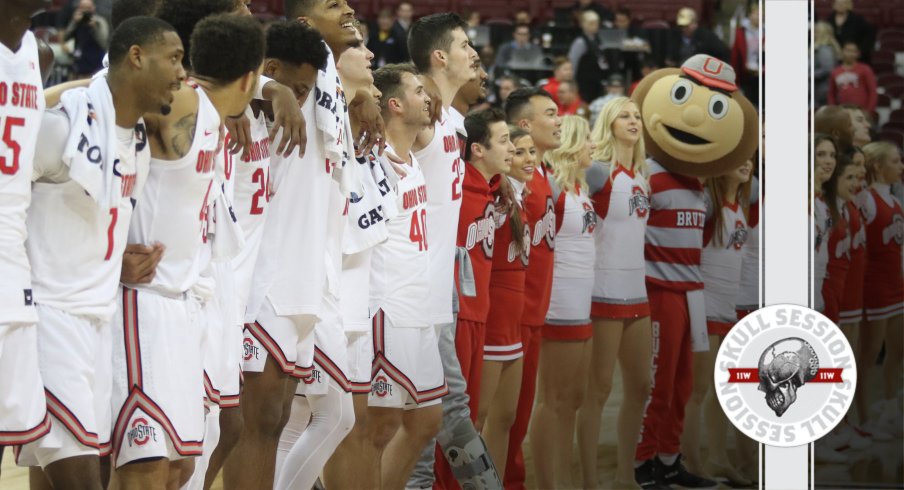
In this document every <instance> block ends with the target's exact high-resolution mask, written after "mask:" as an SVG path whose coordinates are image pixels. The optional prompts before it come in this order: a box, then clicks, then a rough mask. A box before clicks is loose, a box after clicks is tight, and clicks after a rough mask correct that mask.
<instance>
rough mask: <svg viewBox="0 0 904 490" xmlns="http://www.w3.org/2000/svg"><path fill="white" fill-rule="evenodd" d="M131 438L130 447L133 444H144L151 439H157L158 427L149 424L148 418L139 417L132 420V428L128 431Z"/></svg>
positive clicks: (127, 433)
mask: <svg viewBox="0 0 904 490" xmlns="http://www.w3.org/2000/svg"><path fill="white" fill-rule="evenodd" d="M126 436H127V437H128V438H129V447H132V445H133V444H134V445H136V446H144V445H145V444H147V443H148V441H150V440H154V442H156V441H157V428H156V427H152V426H150V425H148V421H147V419H144V418H137V419H135V421H134V422H132V428H131V429H129V430H128V432H126Z"/></svg>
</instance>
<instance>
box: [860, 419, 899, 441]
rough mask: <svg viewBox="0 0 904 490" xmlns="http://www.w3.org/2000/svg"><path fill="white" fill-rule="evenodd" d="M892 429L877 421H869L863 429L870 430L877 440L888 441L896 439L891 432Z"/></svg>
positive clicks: (873, 437)
mask: <svg viewBox="0 0 904 490" xmlns="http://www.w3.org/2000/svg"><path fill="white" fill-rule="evenodd" d="M890 429H891V427H888V426H884V425H881V424H879V422H876V421H872V422H867V423H866V424H865V425H864V426H863V430H864V431H865V432H869V433H870V435H871V437H872V439H873V440H874V441H876V442H888V441H890V440H892V439H894V437H893V436H892V434H891V432H890Z"/></svg>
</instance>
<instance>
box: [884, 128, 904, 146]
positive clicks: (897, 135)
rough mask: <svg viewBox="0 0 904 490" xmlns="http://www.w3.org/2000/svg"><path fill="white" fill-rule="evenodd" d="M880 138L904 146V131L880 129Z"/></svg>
mask: <svg viewBox="0 0 904 490" xmlns="http://www.w3.org/2000/svg"><path fill="white" fill-rule="evenodd" d="M879 139H880V140H885V141H888V142H891V143H894V144H896V145H898V148H900V147H904V132H901V131H898V130H895V129H883V130H882V131H879Z"/></svg>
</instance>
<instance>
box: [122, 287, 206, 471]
mask: <svg viewBox="0 0 904 490" xmlns="http://www.w3.org/2000/svg"><path fill="white" fill-rule="evenodd" d="M117 299H118V301H119V308H118V311H117V314H116V316H115V317H114V318H113V410H114V412H115V413H117V414H118V415H117V417H116V420H115V425H114V426H113V457H114V459H115V464H116V467H120V466H122V465H124V464H126V463H129V462H131V461H136V460H139V459H145V458H158V457H164V458H168V459H171V460H173V459H180V458H184V457H188V456H198V455H200V454H201V449H202V448H201V446H202V444H203V440H204V368H203V359H202V351H201V326H200V318H199V317H200V312H199V308H198V304H197V302H196V301H195V300H194V299H192V298H190V297H189V296H188V295H186V296H185V298H184V299H183V298H180V299H174V298H168V297H165V296H161V295H159V294H156V293H153V292H148V291H144V290H142V291H137V290H134V289H130V288H125V287H123V288H122V289H121V290H120V292H119V294H118V298H117Z"/></svg>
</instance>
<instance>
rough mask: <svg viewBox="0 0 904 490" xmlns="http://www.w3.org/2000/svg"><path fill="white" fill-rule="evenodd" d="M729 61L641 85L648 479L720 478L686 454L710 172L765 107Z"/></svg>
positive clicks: (742, 147)
mask: <svg viewBox="0 0 904 490" xmlns="http://www.w3.org/2000/svg"><path fill="white" fill-rule="evenodd" d="M735 81H736V79H735V72H734V70H733V69H732V68H731V66H730V65H729V64H728V63H725V62H723V61H721V60H719V59H716V58H713V57H711V56H708V55H696V56H693V57H691V58H689V59H688V60H687V61H686V62H684V64H683V65H681V68H680V69H678V68H667V69H662V70H657V71H655V72H653V73H651V74H650V75H648V76H647V77H645V78H644V79H643V80H642V81H641V82H640V84H639V85H638V86H637V88H636V90H635V91H634V94H633V98H634V99H635V100H636V101H637V105H638V107H639V108H640V112H641V115H642V118H643V126H644V143H645V144H646V148H647V152H648V153H649V154H650V156H651V157H652V158H651V160H650V161H648V164H649V169H650V176H649V180H650V193H651V197H650V204H651V211H650V218H649V221H648V223H647V232H646V246H645V255H646V264H647V266H646V268H647V295H648V297H649V301H650V310H651V320H652V324H653V390H652V394H651V398H650V401H649V403H648V404H647V408H646V412H645V414H644V421H643V429H642V434H641V436H642V437H641V441H640V443H639V444H638V445H637V453H636V455H635V458H636V460H637V463H638V466H637V468H636V470H635V476H636V478H637V482H638V484H640V485H641V486H642V487H644V488H658V487H662V486H664V485H665V484H671V485H678V486H682V487H691V488H693V487H704V486H712V485H714V482H711V481H709V480H706V479H705V478H701V477H698V476H695V475H692V474H690V473H689V472H687V470H685V469H684V466H683V465H682V464H681V459H680V454H679V452H680V439H681V433H682V431H683V428H684V407H685V405H686V404H687V401H688V399H689V398H690V395H691V392H692V389H693V351H705V350H708V348H709V346H708V342H707V335H706V313H705V309H704V305H703V279H702V276H701V274H700V255H701V249H702V248H703V224H704V221H705V211H706V210H705V206H704V199H703V183H702V181H703V179H704V178H705V177H714V176H717V175H721V174H724V173H726V172H728V171H730V170H733V169H735V168H737V167H739V166H740V165H741V164H742V163H743V162H744V161H746V160H747V159H748V158H750V155H752V154H753V153H754V151H755V149H756V147H757V143H758V142H759V139H758V138H759V136H758V131H757V123H758V120H757V114H756V110H755V109H754V108H753V106H752V105H751V104H750V102H749V101H748V100H747V99H746V98H745V97H744V96H743V95H742V94H741V93H740V91H739V90H738V87H737V85H736V83H735Z"/></svg>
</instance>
